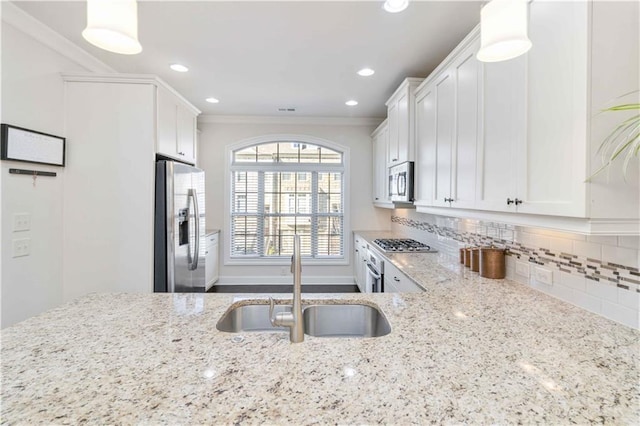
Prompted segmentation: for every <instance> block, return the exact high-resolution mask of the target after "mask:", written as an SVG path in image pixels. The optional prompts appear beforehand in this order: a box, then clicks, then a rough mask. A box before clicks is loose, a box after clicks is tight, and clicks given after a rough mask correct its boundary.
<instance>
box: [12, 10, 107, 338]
mask: <svg viewBox="0 0 640 426" xmlns="http://www.w3.org/2000/svg"><path fill="white" fill-rule="evenodd" d="M1 5H2V28H1V32H2V109H1V111H2V117H1V121H2V123H7V124H12V125H16V126H20V127H25V128H28V129H33V130H37V131H41V132H45V133H50V134H54V135H59V136H64V116H63V113H64V108H63V82H62V78H61V76H60V73H61V72H71V71H83V72H86V71H89V70H95V69H96V67H95V66H94V65H96V64H97V63H96V62H94V63H93V65H89V66H82V65H80V64H79V63H78V60H77V59H78V57H80V58H83V57H85V56H84V55H86V53H85V54H83V53H79V52H78V50H79V48H76V49H77V50H74V49H73V48H69V46H68V45H66V44H65V40H60V36H56V34H51V32H50V31H51V30H48V29H47V28H43V27H42V26H41V24H39V23H38V22H37V21H35V20H33V18H31V17H29V16H28V15H26V14H24V13H23V12H22V11H21V10H20V9H18V8H16V6H14V5H12V4H10V3H7V2H2V3H1ZM24 31H30V34H36V33H38V35H39V36H40V39H41V40H46V41H45V42H44V43H46V44H47V45H49V46H51V45H53V44H55V43H58V44H60V45H61V46H63V47H64V48H65V49H68V51H69V52H71V56H74V55H75V57H76V60H72V59H69V58H68V56H67V55H63V54H61V53H59V52H58V51H56V50H54V49H52V48H51V47H48V46H47V45H45V44H43V43H42V42H40V41H38V40H36V38H34V37H32V36H30V35H27V34H26V33H25V32H24ZM67 43H68V41H67ZM105 69H106V68H105ZM10 168H22V169H35V170H41V171H52V172H56V173H57V174H58V175H57V176H56V177H39V178H38V179H37V180H36V182H35V185H34V184H33V179H32V178H31V177H29V176H19V175H9V169H10ZM1 173H2V179H1V184H0V186H1V192H0V196H1V203H2V224H1V225H2V234H1V235H2V254H1V258H2V259H1V260H2V272H1V278H2V281H1V286H0V294H1V304H2V312H1V315H0V327H3V328H4V327H6V326H9V325H11V324H14V323H16V322H18V321H22V320H23V319H26V318H29V317H31V316H33V315H37V314H39V313H41V312H43V311H45V310H47V309H50V308H53V307H55V306H57V305H59V304H60V303H62V301H63V283H62V236H63V229H62V214H63V211H62V196H63V178H64V168H61V167H48V166H42V165H38V164H31V163H20V162H13V161H2V165H1ZM16 213H28V214H30V215H31V229H30V230H29V231H21V232H13V231H12V228H13V227H12V225H13V215H14V214H16ZM22 238H29V239H31V254H30V255H29V256H26V257H18V258H13V257H12V250H11V247H12V241H13V240H14V239H22Z"/></svg>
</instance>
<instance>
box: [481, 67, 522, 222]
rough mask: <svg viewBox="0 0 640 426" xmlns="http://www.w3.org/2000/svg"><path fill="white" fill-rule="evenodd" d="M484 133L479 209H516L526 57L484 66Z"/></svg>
mask: <svg viewBox="0 0 640 426" xmlns="http://www.w3.org/2000/svg"><path fill="white" fill-rule="evenodd" d="M481 68H482V69H481V72H482V77H483V80H482V81H483V82H482V86H481V87H482V108H481V117H482V122H481V123H482V133H481V138H480V141H479V142H480V143H479V144H478V165H477V167H478V171H477V179H476V185H477V186H476V208H478V209H481V210H493V211H513V212H515V206H514V205H513V204H510V205H507V198H511V199H514V198H516V179H515V177H516V160H517V153H516V148H517V147H518V146H519V145H523V144H524V140H525V137H526V135H525V116H526V114H525V95H526V90H525V87H526V86H525V72H526V63H525V56H524V55H523V56H519V57H517V58H515V59H510V60H508V61H504V62H495V63H485V64H482V65H481Z"/></svg>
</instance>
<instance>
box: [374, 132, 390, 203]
mask: <svg viewBox="0 0 640 426" xmlns="http://www.w3.org/2000/svg"><path fill="white" fill-rule="evenodd" d="M388 138H389V129H388V128H387V127H385V128H383V129H381V130H380V132H379V133H378V134H377V135H376V137H375V138H374V139H373V202H374V203H384V202H387V201H388V200H389V195H388V194H387V177H388V173H387V170H388V169H387V144H388Z"/></svg>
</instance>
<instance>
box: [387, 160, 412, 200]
mask: <svg viewBox="0 0 640 426" xmlns="http://www.w3.org/2000/svg"><path fill="white" fill-rule="evenodd" d="M389 198H390V199H391V201H393V202H394V203H411V202H413V161H407V162H405V163H401V164H398V165H397V166H393V167H390V168H389Z"/></svg>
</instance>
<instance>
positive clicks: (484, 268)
mask: <svg viewBox="0 0 640 426" xmlns="http://www.w3.org/2000/svg"><path fill="white" fill-rule="evenodd" d="M504 253H505V252H504V249H499V248H495V247H482V248H480V276H481V277H484V278H495V279H502V278H504V277H505V275H506V268H505V265H504Z"/></svg>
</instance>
